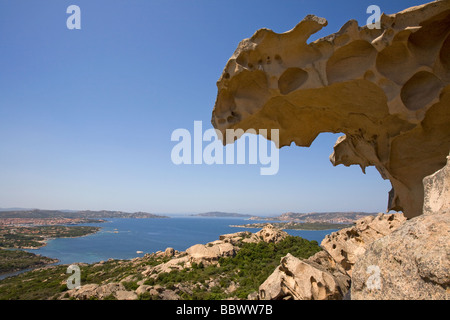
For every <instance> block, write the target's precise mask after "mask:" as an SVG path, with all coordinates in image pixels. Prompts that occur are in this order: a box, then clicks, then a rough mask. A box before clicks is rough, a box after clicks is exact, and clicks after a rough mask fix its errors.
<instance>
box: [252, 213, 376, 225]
mask: <svg viewBox="0 0 450 320" xmlns="http://www.w3.org/2000/svg"><path fill="white" fill-rule="evenodd" d="M377 214H378V212H310V213H295V212H286V213H283V214H282V215H280V216H278V217H264V218H261V217H258V218H252V219H251V220H273V221H292V222H307V223H316V222H320V223H353V222H355V221H356V220H358V219H361V218H364V217H367V216H374V215H377Z"/></svg>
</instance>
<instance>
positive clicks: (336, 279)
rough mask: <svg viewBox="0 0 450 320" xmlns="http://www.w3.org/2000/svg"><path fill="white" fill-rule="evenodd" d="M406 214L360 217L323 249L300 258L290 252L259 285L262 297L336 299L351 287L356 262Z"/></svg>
mask: <svg viewBox="0 0 450 320" xmlns="http://www.w3.org/2000/svg"><path fill="white" fill-rule="evenodd" d="M405 220H406V219H405V217H404V216H403V214H399V213H395V214H383V213H380V214H379V215H378V216H376V217H374V216H369V217H366V218H363V219H360V220H358V221H357V222H356V225H355V226H354V227H350V228H345V229H342V230H339V231H336V232H334V233H332V234H331V235H328V236H326V237H325V239H324V240H323V241H322V243H321V247H322V248H323V249H324V250H323V251H321V252H318V253H316V254H315V255H313V256H312V257H310V258H308V259H305V260H301V259H297V258H295V257H293V256H291V255H287V256H285V257H283V258H282V259H281V263H280V265H279V266H278V267H277V268H276V269H275V271H274V272H273V273H272V275H271V276H270V277H269V278H267V280H266V281H265V282H264V283H263V284H262V285H261V286H260V287H259V298H260V299H268V300H271V299H299V300H331V299H332V300H335V299H343V298H344V297H345V296H346V294H347V291H348V290H349V288H350V284H351V280H350V279H351V277H352V270H353V266H354V264H355V263H356V262H357V261H358V260H359V258H360V257H361V256H362V255H363V254H364V253H365V251H366V248H367V247H368V246H369V245H370V244H371V243H372V242H373V241H375V240H377V239H380V238H383V237H385V236H386V235H389V234H391V233H392V232H393V231H394V230H396V229H397V228H398V227H399V226H401V225H402V224H403V223H404V222H405Z"/></svg>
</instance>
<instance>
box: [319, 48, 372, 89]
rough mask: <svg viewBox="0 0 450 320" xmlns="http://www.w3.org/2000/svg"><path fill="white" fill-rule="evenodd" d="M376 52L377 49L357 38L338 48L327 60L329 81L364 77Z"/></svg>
mask: <svg viewBox="0 0 450 320" xmlns="http://www.w3.org/2000/svg"><path fill="white" fill-rule="evenodd" d="M376 54H377V50H376V49H375V48H374V47H373V46H372V45H371V44H370V43H369V42H367V41H364V40H356V41H353V42H351V43H350V44H348V45H346V46H344V47H341V48H339V49H337V50H336V51H335V52H334V54H333V56H332V57H331V58H330V59H329V60H328V62H327V76H328V82H329V83H330V84H331V83H335V82H342V81H347V80H353V79H357V78H359V77H362V76H363V75H364V72H365V71H364V70H367V69H368V68H369V67H370V66H371V65H372V63H373V61H374V60H375V57H376Z"/></svg>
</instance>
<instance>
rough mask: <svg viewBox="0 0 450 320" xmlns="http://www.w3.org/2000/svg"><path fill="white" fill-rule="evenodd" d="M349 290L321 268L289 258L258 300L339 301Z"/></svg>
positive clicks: (267, 284)
mask: <svg viewBox="0 0 450 320" xmlns="http://www.w3.org/2000/svg"><path fill="white" fill-rule="evenodd" d="M347 289H348V288H346V286H345V284H344V285H342V284H340V283H339V282H338V281H336V278H335V277H333V275H331V274H330V273H329V272H328V271H327V270H326V269H325V268H323V267H322V266H320V265H318V264H316V263H314V262H311V261H310V260H301V259H298V258H296V257H294V256H292V255H291V254H287V255H286V256H285V257H283V258H282V259H281V264H280V265H279V266H278V267H277V268H276V269H275V271H274V272H273V273H272V274H271V275H270V276H269V278H267V280H266V281H265V282H264V283H263V284H262V285H261V286H260V287H259V298H260V299H262V300H278V299H286V298H289V299H294V300H337V299H342V297H343V296H344V294H345V292H346V291H347Z"/></svg>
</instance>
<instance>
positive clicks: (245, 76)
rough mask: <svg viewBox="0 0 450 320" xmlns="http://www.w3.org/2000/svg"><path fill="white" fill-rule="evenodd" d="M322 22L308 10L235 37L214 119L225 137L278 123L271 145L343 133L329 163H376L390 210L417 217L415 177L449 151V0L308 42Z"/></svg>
mask: <svg viewBox="0 0 450 320" xmlns="http://www.w3.org/2000/svg"><path fill="white" fill-rule="evenodd" d="M326 25H327V21H326V20H325V19H324V18H318V17H316V16H312V15H311V16H307V17H306V18H305V19H304V20H303V21H301V22H300V23H299V24H298V25H297V26H295V27H294V28H293V29H292V30H290V31H288V32H285V33H282V34H277V33H275V32H273V31H271V30H268V29H261V30H258V31H257V32H256V33H255V34H254V35H253V36H252V37H251V38H249V39H245V40H243V41H242V42H241V43H240V44H239V46H238V48H237V49H236V51H235V52H234V54H233V56H232V57H231V58H230V60H229V61H228V62H227V64H226V66H225V68H224V70H223V73H222V76H221V77H220V79H219V81H218V82H217V87H218V94H217V100H216V103H215V106H214V110H213V112H212V124H213V126H214V127H215V128H217V129H218V130H220V131H221V132H222V134H223V136H224V137H226V130H227V129H243V130H244V131H245V130H247V129H255V130H259V129H268V136H267V138H269V139H270V138H271V135H270V132H271V131H270V129H279V145H278V146H279V147H283V146H289V145H291V143H292V142H295V144H296V145H298V146H306V147H307V146H310V145H311V143H312V142H313V141H314V139H315V138H316V137H317V135H318V134H319V133H321V132H333V133H344V134H345V135H344V136H342V137H340V138H339V139H338V141H337V142H336V145H335V146H334V153H333V154H332V155H331V157H330V160H331V162H332V163H333V164H334V165H339V164H343V165H346V166H349V165H354V164H357V165H359V166H361V168H362V170H363V171H364V170H365V168H366V167H367V166H375V167H376V168H377V169H378V171H379V172H380V174H381V176H382V177H383V178H384V179H389V180H390V181H391V184H392V190H391V192H390V193H389V199H388V208H389V209H392V210H396V211H403V212H404V214H405V216H406V217H407V218H412V217H415V216H418V215H420V214H421V213H422V207H423V198H424V190H423V184H422V180H423V178H424V177H426V176H428V175H430V174H433V173H434V172H436V171H437V170H439V169H440V168H442V167H443V166H444V165H445V157H446V155H447V154H448V152H449V149H450V125H449V121H450V108H449V107H448V106H449V105H450V86H449V83H450V58H449V57H450V35H449V34H450V1H435V2H431V3H428V4H424V5H422V6H418V7H413V8H410V9H407V10H404V11H402V12H399V13H396V14H391V15H386V14H383V15H382V16H381V28H380V29H370V28H368V27H367V26H366V27H359V26H358V24H357V22H356V21H353V20H351V21H349V22H347V23H346V24H345V25H344V26H343V27H342V28H341V30H340V31H339V32H337V33H335V34H332V35H330V36H328V37H325V38H322V39H319V40H317V41H314V42H311V43H308V42H307V41H308V39H309V37H310V36H311V35H312V34H314V33H316V32H317V31H319V30H320V29H322V28H323V27H325V26H326ZM224 142H225V143H233V142H234V139H233V140H232V141H224Z"/></svg>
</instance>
